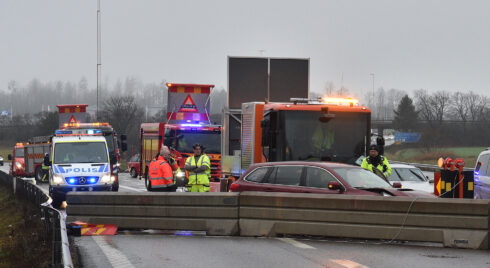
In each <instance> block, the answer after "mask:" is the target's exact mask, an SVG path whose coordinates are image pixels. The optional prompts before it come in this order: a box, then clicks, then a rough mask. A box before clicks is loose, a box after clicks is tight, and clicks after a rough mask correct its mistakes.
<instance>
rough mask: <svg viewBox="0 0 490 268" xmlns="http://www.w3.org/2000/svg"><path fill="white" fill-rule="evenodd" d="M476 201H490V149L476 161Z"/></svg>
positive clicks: (482, 153)
mask: <svg viewBox="0 0 490 268" xmlns="http://www.w3.org/2000/svg"><path fill="white" fill-rule="evenodd" d="M475 199H490V148H487V149H486V150H485V151H483V152H481V153H480V155H479V156H478V160H476V166H475Z"/></svg>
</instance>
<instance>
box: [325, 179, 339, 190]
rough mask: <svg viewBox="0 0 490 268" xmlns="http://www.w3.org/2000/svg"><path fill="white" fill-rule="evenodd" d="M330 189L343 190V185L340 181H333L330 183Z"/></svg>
mask: <svg viewBox="0 0 490 268" xmlns="http://www.w3.org/2000/svg"><path fill="white" fill-rule="evenodd" d="M328 189H329V190H341V189H342V186H341V185H340V183H338V182H336V181H331V182H329V183H328Z"/></svg>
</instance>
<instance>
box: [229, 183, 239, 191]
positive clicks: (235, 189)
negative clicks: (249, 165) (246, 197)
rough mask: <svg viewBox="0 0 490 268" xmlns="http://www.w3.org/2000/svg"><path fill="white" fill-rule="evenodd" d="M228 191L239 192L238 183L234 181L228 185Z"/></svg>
mask: <svg viewBox="0 0 490 268" xmlns="http://www.w3.org/2000/svg"><path fill="white" fill-rule="evenodd" d="M230 192H240V184H238V183H236V182H234V183H232V184H231V185H230Z"/></svg>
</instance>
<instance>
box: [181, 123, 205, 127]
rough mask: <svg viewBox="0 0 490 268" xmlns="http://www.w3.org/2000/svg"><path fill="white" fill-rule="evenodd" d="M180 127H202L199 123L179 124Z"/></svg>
mask: <svg viewBox="0 0 490 268" xmlns="http://www.w3.org/2000/svg"><path fill="white" fill-rule="evenodd" d="M180 126H181V127H202V125H200V124H180Z"/></svg>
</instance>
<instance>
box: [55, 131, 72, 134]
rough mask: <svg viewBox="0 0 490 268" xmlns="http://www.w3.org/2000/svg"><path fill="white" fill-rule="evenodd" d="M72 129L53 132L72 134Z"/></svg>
mask: <svg viewBox="0 0 490 268" xmlns="http://www.w3.org/2000/svg"><path fill="white" fill-rule="evenodd" d="M72 133H73V131H71V130H56V132H55V134H56V135H63V134H72Z"/></svg>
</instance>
